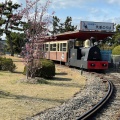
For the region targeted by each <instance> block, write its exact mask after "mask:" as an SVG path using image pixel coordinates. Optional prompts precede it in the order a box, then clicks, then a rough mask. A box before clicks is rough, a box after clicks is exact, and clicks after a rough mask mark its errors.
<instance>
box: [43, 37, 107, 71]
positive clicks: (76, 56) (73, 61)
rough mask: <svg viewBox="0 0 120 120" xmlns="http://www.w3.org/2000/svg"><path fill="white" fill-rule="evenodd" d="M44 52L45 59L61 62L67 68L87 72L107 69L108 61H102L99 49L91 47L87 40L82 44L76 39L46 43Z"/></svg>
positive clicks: (94, 46)
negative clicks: (76, 68)
mask: <svg viewBox="0 0 120 120" xmlns="http://www.w3.org/2000/svg"><path fill="white" fill-rule="evenodd" d="M83 44H84V45H83ZM44 52H45V56H44V57H45V58H46V59H50V60H54V61H62V62H64V63H65V65H68V66H74V67H79V68H83V69H88V70H90V69H94V70H106V69H108V61H103V60H102V58H101V52H100V49H99V48H98V47H97V45H91V41H90V40H89V39H87V40H85V41H84V42H83V41H79V40H76V39H70V40H63V41H50V42H46V43H44Z"/></svg>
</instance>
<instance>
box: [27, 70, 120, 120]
mask: <svg viewBox="0 0 120 120" xmlns="http://www.w3.org/2000/svg"><path fill="white" fill-rule="evenodd" d="M73 70H76V69H73ZM76 72H80V71H78V70H76ZM83 75H84V76H86V78H87V79H86V86H85V89H84V90H83V91H81V92H79V93H77V94H76V95H75V96H74V97H73V98H71V99H70V100H68V101H67V102H65V103H63V104H62V105H61V106H58V107H55V108H51V109H49V110H46V111H43V112H41V113H38V114H36V115H34V116H33V117H31V118H27V119H26V120H117V119H118V118H119V113H120V111H119V110H120V109H119V106H120V84H119V83H120V81H119V78H118V77H116V76H115V75H114V74H111V73H107V74H105V75H103V74H97V73H89V72H84V73H83ZM109 80H110V81H109ZM113 80H114V81H113ZM111 81H112V82H113V84H114V91H113V84H112V82H111ZM112 93H113V94H112ZM111 95H112V97H111ZM109 98H110V100H109ZM107 101H108V102H107ZM106 102H107V103H108V104H105V103H106ZM101 107H102V108H101ZM100 108H101V109H100ZM109 111H111V112H109ZM116 111H117V113H116ZM115 113H116V114H115ZM112 118H113V119H112ZM118 120H119V119H118Z"/></svg>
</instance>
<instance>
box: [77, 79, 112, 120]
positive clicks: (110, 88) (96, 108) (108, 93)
mask: <svg viewBox="0 0 120 120" xmlns="http://www.w3.org/2000/svg"><path fill="white" fill-rule="evenodd" d="M107 81H108V85H109V87H108V91H107V94H106V96H105V97H104V98H103V99H102V100H101V101H99V102H98V103H97V104H96V105H95V106H94V107H93V108H92V109H90V110H89V111H87V112H86V113H84V114H83V115H82V116H80V117H79V118H78V119H77V120H86V119H88V118H89V117H90V116H92V115H93V114H94V113H95V112H96V111H97V110H99V109H100V108H101V107H102V106H103V105H104V104H105V103H106V102H107V101H108V100H109V98H110V97H111V95H112V93H113V84H112V82H111V81H109V80H107Z"/></svg>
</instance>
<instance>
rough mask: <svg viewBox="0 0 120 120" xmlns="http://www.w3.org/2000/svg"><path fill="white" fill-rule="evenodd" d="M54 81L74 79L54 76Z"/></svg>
mask: <svg viewBox="0 0 120 120" xmlns="http://www.w3.org/2000/svg"><path fill="white" fill-rule="evenodd" d="M52 80H54V81H71V80H72V79H70V78H61V77H53V79H52Z"/></svg>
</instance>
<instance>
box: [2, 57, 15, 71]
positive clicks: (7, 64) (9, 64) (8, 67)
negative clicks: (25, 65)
mask: <svg viewBox="0 0 120 120" xmlns="http://www.w3.org/2000/svg"><path fill="white" fill-rule="evenodd" d="M15 69H16V65H15V64H14V63H13V60H12V59H11V58H2V57H0V70H3V71H10V72H13V71H14V70H15Z"/></svg>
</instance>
